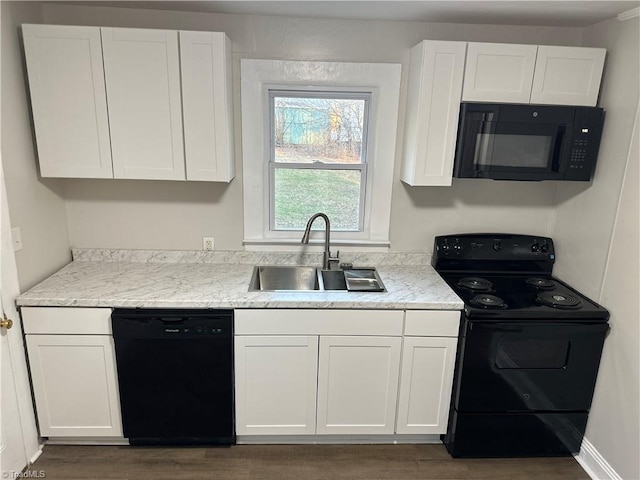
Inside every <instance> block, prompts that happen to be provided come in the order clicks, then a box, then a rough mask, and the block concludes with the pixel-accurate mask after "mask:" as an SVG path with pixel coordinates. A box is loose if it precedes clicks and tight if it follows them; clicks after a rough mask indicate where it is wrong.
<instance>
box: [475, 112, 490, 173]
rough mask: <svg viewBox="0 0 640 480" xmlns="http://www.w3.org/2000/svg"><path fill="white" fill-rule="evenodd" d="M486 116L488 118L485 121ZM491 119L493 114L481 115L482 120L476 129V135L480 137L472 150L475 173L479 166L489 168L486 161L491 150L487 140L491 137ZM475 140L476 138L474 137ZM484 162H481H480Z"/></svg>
mask: <svg viewBox="0 0 640 480" xmlns="http://www.w3.org/2000/svg"><path fill="white" fill-rule="evenodd" d="M487 116H488V117H489V118H488V119H487ZM492 118H493V113H489V114H487V113H483V114H482V120H480V123H479V126H478V127H479V128H478V135H479V136H480V140H479V141H476V148H475V149H474V153H473V165H474V167H475V169H476V171H478V170H480V168H479V165H481V164H482V165H484V166H485V167H486V168H491V164H490V162H489V163H487V162H486V159H488V158H490V157H489V155H490V152H491V150H492V148H491V145H490V143H492V141H491V140H489V139H490V138H491V137H490V135H491V120H492ZM476 138H477V137H476ZM483 159H484V160H485V161H484V162H481V160H483Z"/></svg>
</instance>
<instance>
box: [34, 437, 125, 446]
mask: <svg viewBox="0 0 640 480" xmlns="http://www.w3.org/2000/svg"><path fill="white" fill-rule="evenodd" d="M45 443H46V444H47V445H129V440H127V439H126V438H122V437H50V438H48V439H46V440H45Z"/></svg>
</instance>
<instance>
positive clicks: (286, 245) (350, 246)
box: [242, 239, 391, 252]
mask: <svg viewBox="0 0 640 480" xmlns="http://www.w3.org/2000/svg"><path fill="white" fill-rule="evenodd" d="M242 243H243V245H244V249H245V250H247V251H253V252H256V251H289V252H290V251H293V252H305V251H311V252H321V251H322V250H323V249H324V239H312V240H310V241H309V244H302V243H300V239H281V240H246V239H245V240H243V242H242ZM330 246H331V249H332V250H335V249H336V247H340V249H341V250H342V251H345V252H361V251H367V252H388V251H389V248H390V246H391V244H390V243H389V242H377V241H370V240H340V239H336V240H333V239H332V240H331V245H330Z"/></svg>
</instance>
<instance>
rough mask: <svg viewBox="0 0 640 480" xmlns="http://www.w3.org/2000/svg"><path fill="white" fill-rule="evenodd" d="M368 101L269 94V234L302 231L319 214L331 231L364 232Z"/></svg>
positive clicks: (358, 96) (348, 96)
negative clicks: (279, 231)
mask: <svg viewBox="0 0 640 480" xmlns="http://www.w3.org/2000/svg"><path fill="white" fill-rule="evenodd" d="M370 99H371V94H368V93H354V94H350V93H341V92H310V91H302V92H299V91H281V90H271V91H270V92H269V106H270V109H269V118H270V122H271V128H270V144H271V145H270V150H271V151H270V154H271V155H270V157H271V158H270V162H269V169H270V175H269V179H270V186H269V191H270V208H269V210H270V229H271V230H273V231H278V230H294V231H295V230H298V231H301V230H304V228H305V226H306V224H307V220H308V219H309V217H311V215H313V214H314V213H316V212H318V211H322V212H324V213H326V214H327V215H328V216H329V219H330V220H331V229H332V230H333V231H345V232H358V231H362V230H363V229H364V215H363V213H364V206H365V190H366V189H365V185H366V178H367V159H366V152H367V149H366V139H367V124H368V113H369V102H370ZM320 227H322V225H320V226H318V228H320Z"/></svg>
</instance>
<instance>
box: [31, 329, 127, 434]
mask: <svg viewBox="0 0 640 480" xmlns="http://www.w3.org/2000/svg"><path fill="white" fill-rule="evenodd" d="M26 340H27V351H28V353H29V366H30V370H31V379H32V381H33V392H34V396H35V400H36V410H37V412H38V423H39V425H40V435H42V436H44V437H60V436H62V437H83V436H88V437H97V436H107V437H114V436H119V437H121V436H122V421H121V417H120V400H119V396H118V383H117V377H116V368H115V364H116V361H115V351H114V344H113V337H111V336H108V335H27V336H26Z"/></svg>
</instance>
